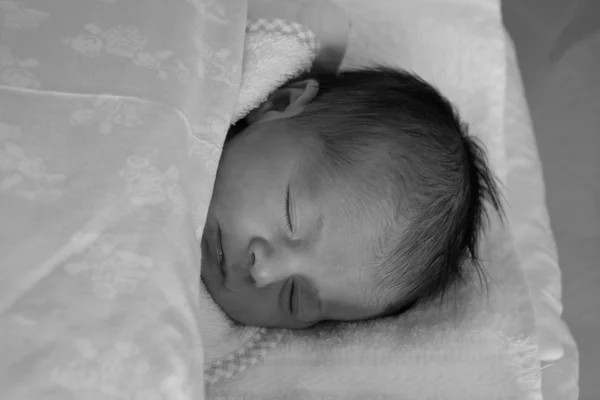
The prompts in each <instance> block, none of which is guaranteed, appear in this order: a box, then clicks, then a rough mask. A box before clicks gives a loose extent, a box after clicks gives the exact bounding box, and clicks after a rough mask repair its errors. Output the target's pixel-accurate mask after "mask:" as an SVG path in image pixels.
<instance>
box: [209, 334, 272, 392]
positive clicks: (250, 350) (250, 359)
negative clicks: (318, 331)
mask: <svg viewBox="0 0 600 400" xmlns="http://www.w3.org/2000/svg"><path fill="white" fill-rule="evenodd" d="M283 336H284V334H283V332H282V331H280V330H270V329H266V328H261V329H259V330H258V332H257V333H256V334H255V335H254V336H253V337H252V338H251V339H250V340H249V341H248V343H247V344H246V345H245V346H244V347H242V348H240V349H238V350H236V351H234V352H232V353H229V354H228V355H227V356H225V357H223V358H221V359H219V360H217V361H214V362H212V363H210V364H207V365H205V367H204V382H205V383H206V385H210V384H213V383H216V382H218V381H220V380H222V379H230V378H232V377H233V376H234V375H236V374H238V373H240V372H242V371H244V370H245V369H247V368H249V367H251V366H253V365H255V364H257V363H258V362H260V361H261V360H262V359H263V358H264V357H265V355H266V354H267V352H268V351H269V350H271V349H273V348H274V347H275V346H277V345H278V344H279V343H280V342H281V339H282V338H283Z"/></svg>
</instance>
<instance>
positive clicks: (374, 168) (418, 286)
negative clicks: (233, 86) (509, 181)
mask: <svg viewBox="0 0 600 400" xmlns="http://www.w3.org/2000/svg"><path fill="white" fill-rule="evenodd" d="M307 77H311V78H315V79H316V80H317V81H318V82H319V86H320V88H319V94H318V96H317V98H315V100H313V102H312V103H311V104H310V105H308V106H307V108H306V109H305V110H304V111H303V112H302V113H300V114H299V115H297V116H294V117H292V118H291V123H294V124H300V125H302V126H304V127H306V126H308V127H310V130H311V131H316V132H317V133H318V135H319V137H320V139H321V141H322V144H323V149H324V154H325V156H326V158H327V160H328V164H329V165H330V167H331V168H332V169H334V170H340V169H343V170H351V171H352V172H351V173H352V174H358V175H359V176H360V177H361V178H362V179H366V180H369V183H368V185H367V186H366V187H367V190H369V191H370V192H371V193H370V195H371V196H373V195H376V196H385V197H387V199H386V200H387V202H388V203H386V204H390V205H391V206H392V208H393V209H394V210H392V211H391V212H390V211H388V216H390V219H391V222H390V224H389V225H390V226H389V227H388V228H386V235H385V236H386V237H385V238H382V246H381V249H380V251H379V255H378V257H377V259H378V262H377V267H378V270H377V273H376V275H377V282H378V287H379V288H380V290H381V291H382V292H381V293H386V294H388V295H389V296H388V297H389V298H394V293H396V295H395V296H396V297H395V298H396V299H397V300H396V301H391V302H388V303H387V304H386V305H384V307H385V312H384V313H383V314H382V316H385V315H390V314H395V313H399V312H401V311H403V310H405V309H406V308H407V307H409V306H411V305H414V304H417V303H422V302H425V301H430V300H433V299H443V298H444V296H445V295H446V294H447V292H448V291H449V290H450V289H451V288H453V287H454V286H455V285H456V284H457V283H459V282H464V281H465V279H466V278H468V277H471V276H473V273H474V274H475V275H477V276H478V277H480V278H483V282H486V280H485V273H484V270H483V268H482V266H481V263H480V260H479V257H478V241H479V238H480V236H481V231H482V227H483V223H484V222H485V220H486V217H487V213H486V207H485V203H486V202H488V203H490V204H491V205H492V206H493V208H494V209H495V210H496V211H497V212H498V213H499V214H502V206H501V202H500V199H499V194H498V189H497V185H496V182H495V179H494V176H493V174H492V173H491V171H490V169H489V167H488V165H487V162H486V156H485V152H484V150H483V148H482V147H481V146H480V144H479V143H478V142H477V141H476V140H475V138H473V137H472V136H469V134H468V132H467V126H466V125H465V124H464V123H462V122H461V120H460V118H459V116H458V113H457V112H456V110H455V109H454V108H453V106H452V105H451V103H450V102H449V101H448V100H447V99H446V98H445V97H444V96H443V95H442V94H441V93H440V92H439V91H438V90H436V89H435V88H434V87H433V86H431V85H430V84H429V83H427V82H425V81H424V80H423V79H421V78H419V77H418V76H417V75H415V74H412V73H409V72H406V71H402V70H396V69H391V68H384V67H379V68H373V69H371V68H370V69H360V70H354V71H347V72H341V73H339V74H338V75H336V76H331V75H329V76H326V75H324V76H304V77H303V79H305V78H307ZM346 167H350V168H346ZM374 193H375V194H374ZM407 282H408V287H407ZM399 293H402V296H400V295H399ZM400 297H401V298H400Z"/></svg>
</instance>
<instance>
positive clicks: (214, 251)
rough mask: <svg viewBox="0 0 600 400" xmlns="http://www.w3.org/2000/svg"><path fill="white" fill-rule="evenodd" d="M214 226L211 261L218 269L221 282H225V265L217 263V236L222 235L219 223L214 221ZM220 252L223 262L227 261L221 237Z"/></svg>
mask: <svg viewBox="0 0 600 400" xmlns="http://www.w3.org/2000/svg"><path fill="white" fill-rule="evenodd" d="M215 225H216V229H214V233H213V235H211V236H212V239H213V246H212V248H213V257H212V258H213V261H214V263H215V265H216V266H217V268H218V269H219V271H220V273H221V276H222V277H223V282H227V275H228V274H227V269H226V268H225V265H221V263H220V262H219V255H218V254H219V249H218V247H219V235H222V234H223V233H222V231H221V225H220V224H219V221H216V223H215ZM221 251H222V252H223V258H224V259H225V261H227V254H225V247H224V246H223V236H221Z"/></svg>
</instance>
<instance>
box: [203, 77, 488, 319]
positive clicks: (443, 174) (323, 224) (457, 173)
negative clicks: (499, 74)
mask: <svg viewBox="0 0 600 400" xmlns="http://www.w3.org/2000/svg"><path fill="white" fill-rule="evenodd" d="M237 128H238V129H237V132H233V133H232V134H231V135H230V138H228V141H227V142H226V144H225V148H224V152H223V156H222V158H221V162H220V165H219V170H218V172H217V178H216V183H215V187H214V193H213V197H212V201H211V205H210V209H209V213H208V219H207V222H206V228H205V231H204V236H203V239H202V251H203V265H202V279H203V281H204V283H205V285H206V287H207V289H208V291H209V293H210V294H211V296H212V297H213V298H214V300H215V301H216V302H217V303H218V304H219V305H220V306H221V308H222V309H223V310H224V312H225V313H226V314H227V315H229V316H230V317H231V318H232V319H233V320H235V321H237V322H240V323H243V324H249V325H258V326H266V327H287V328H302V327H308V326H311V325H314V324H315V323H317V322H319V321H323V320H340V321H352V320H363V319H369V318H373V317H378V316H384V315H389V314H391V313H397V312H400V311H402V310H405V309H407V308H409V307H410V306H411V305H414V304H416V303H419V302H423V301H428V300H431V299H434V298H439V297H440V296H443V294H444V293H446V292H447V291H448V290H449V289H450V288H451V287H453V286H454V285H455V284H456V283H458V282H460V281H462V280H463V278H465V277H468V276H469V275H470V273H471V272H472V270H473V269H474V270H475V271H476V272H480V270H479V268H480V267H479V264H478V260H477V241H478V237H479V235H480V229H481V225H482V222H483V220H484V218H485V207H484V204H485V201H486V200H487V201H490V202H491V203H492V205H493V206H494V207H495V208H496V209H499V207H500V205H499V201H498V194H497V191H496V186H495V183H494V179H493V177H492V174H491V173H490V171H489V170H488V167H487V166H486V162H485V157H484V153H483V151H482V149H481V148H480V147H479V146H478V145H477V144H476V143H475V142H474V141H473V139H472V138H471V137H469V136H467V133H466V128H465V126H464V125H462V124H461V122H460V120H459V119H458V117H457V115H456V114H455V112H454V110H453V108H452V106H451V105H450V103H449V102H448V101H447V100H446V99H445V98H444V97H443V96H442V95H441V94H440V93H439V92H438V91H437V90H435V89H434V88H433V87H431V86H430V85H429V84H427V83H426V82H424V81H423V80H421V79H419V78H418V77H416V76H414V75H411V74H409V73H406V72H403V71H396V70H390V69H372V70H359V71H353V72H345V73H341V74H340V75H338V76H324V77H319V76H315V77H309V78H307V79H303V80H298V81H295V82H292V83H289V84H287V85H285V86H284V87H282V88H280V89H279V90H277V91H276V92H275V93H273V94H272V95H271V96H270V97H269V100H268V101H267V102H266V103H264V104H263V105H262V106H260V107H259V108H258V109H257V110H255V111H253V112H252V113H250V115H249V116H248V117H247V119H246V121H245V122H244V126H243V127H242V129H239V126H238V127H237Z"/></svg>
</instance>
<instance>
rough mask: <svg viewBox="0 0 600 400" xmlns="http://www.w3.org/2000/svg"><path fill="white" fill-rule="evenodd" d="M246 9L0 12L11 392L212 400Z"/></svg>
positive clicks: (214, 4)
mask: <svg viewBox="0 0 600 400" xmlns="http://www.w3.org/2000/svg"><path fill="white" fill-rule="evenodd" d="M245 18H246V13H245V4H244V3H243V2H240V1H233V0H232V1H225V0H223V1H218V0H170V1H168V2H167V1H162V0H20V1H17V0H13V1H8V0H0V398H3V399H41V398H45V399H131V400H155V399H156V400H158V399H194V400H196V399H201V398H203V393H204V382H203V379H202V374H203V354H202V342H201V338H200V335H199V334H198V324H199V318H198V315H199V310H198V309H197V307H198V305H199V302H198V301H197V297H198V285H199V282H198V276H199V269H200V254H199V253H200V252H199V248H198V244H197V241H196V240H197V239H196V236H197V235H198V234H199V233H200V232H201V231H202V228H203V225H204V218H205V214H206V210H207V208H208V204H209V201H210V196H211V194H212V193H211V192H210V190H207V188H212V184H213V181H214V176H215V173H216V169H217V165H218V159H219V156H220V152H221V146H222V143H223V139H224V136H225V133H226V130H227V127H228V126H229V121H230V119H231V113H232V112H233V109H234V106H235V102H236V96H237V92H238V89H239V80H240V69H241V59H242V53H243V45H244V30H245Z"/></svg>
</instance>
